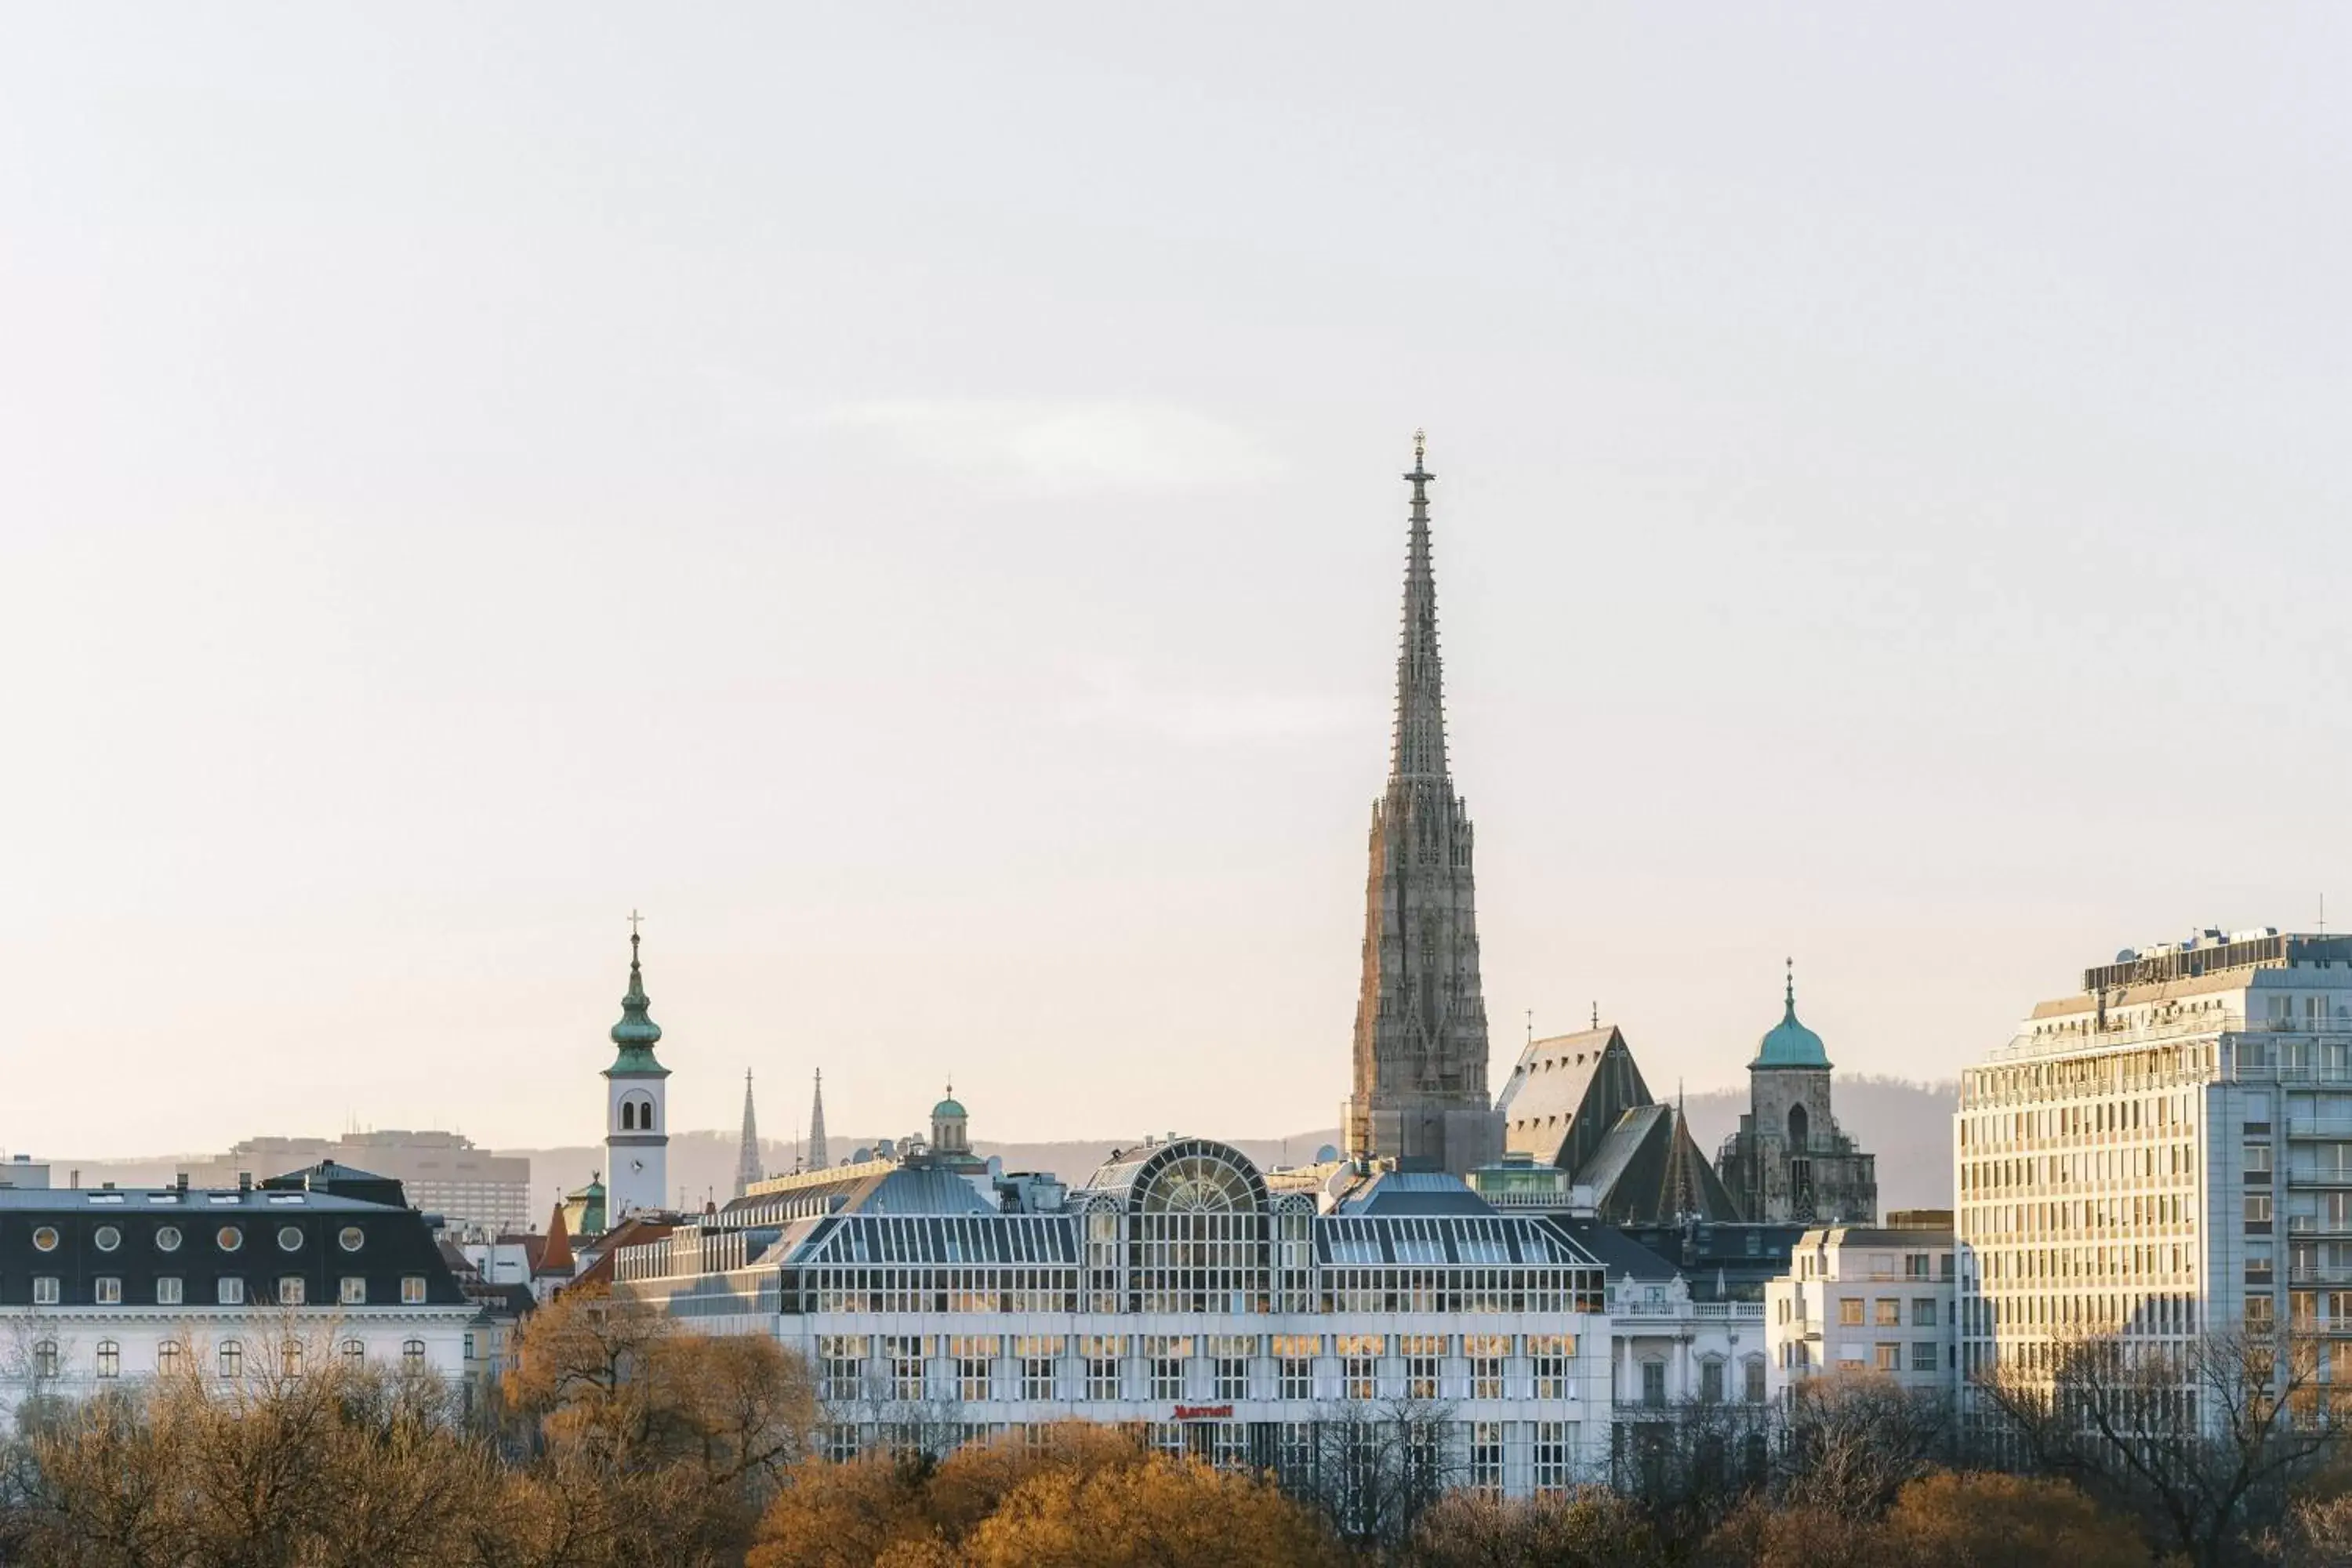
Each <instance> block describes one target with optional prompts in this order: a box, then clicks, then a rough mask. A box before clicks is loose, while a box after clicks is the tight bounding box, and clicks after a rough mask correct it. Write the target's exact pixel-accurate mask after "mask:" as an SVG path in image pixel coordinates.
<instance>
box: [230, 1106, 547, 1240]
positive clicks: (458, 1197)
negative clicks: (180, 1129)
mask: <svg viewBox="0 0 2352 1568" xmlns="http://www.w3.org/2000/svg"><path fill="white" fill-rule="evenodd" d="M320 1164H330V1165H347V1166H350V1167H352V1169H354V1170H361V1171H370V1172H373V1173H376V1174H378V1175H381V1176H383V1177H386V1178H388V1179H390V1180H392V1181H395V1182H398V1183H399V1184H400V1186H401V1190H402V1191H403V1192H404V1193H405V1194H407V1197H408V1201H409V1202H410V1203H411V1204H413V1205H415V1206H416V1207H418V1208H420V1209H422V1210H424V1211H425V1213H426V1214H435V1215H440V1216H441V1218H442V1221H443V1223H444V1225H445V1226H446V1227H447V1228H448V1229H449V1230H450V1231H452V1232H453V1233H454V1232H462V1231H471V1230H478V1231H482V1232H485V1233H488V1234H490V1235H496V1234H498V1233H499V1232H500V1231H503V1230H520V1229H521V1228H522V1227H523V1226H527V1225H529V1224H530V1219H531V1215H530V1160H529V1159H528V1158H526V1157H525V1156H523V1155H520V1154H494V1153H491V1152H489V1151H488V1150H487V1149H478V1148H476V1147H475V1146H474V1143H473V1141H472V1140H471V1139H469V1138H467V1137H465V1136H464V1135H463V1134H461V1133H457V1132H442V1131H430V1130H418V1131H409V1130H407V1129H404V1128H380V1129H378V1130H376V1131H371V1132H347V1133H345V1134H344V1135H343V1136H342V1137H341V1138H248V1139H247V1140H245V1141H244V1142H241V1143H238V1144H236V1146H235V1147H233V1148H231V1149H230V1150H229V1152H227V1153H226V1154H225V1155H223V1156H221V1157H220V1158H219V1159H216V1160H207V1161H204V1162H201V1163H195V1164H192V1165H190V1166H189V1167H188V1172H187V1175H188V1183H189V1184H190V1185H191V1186H196V1187H234V1186H236V1184H237V1181H238V1178H239V1177H240V1176H242V1177H245V1178H247V1179H250V1178H251V1177H253V1176H255V1175H257V1174H263V1173H268V1172H271V1171H292V1170H298V1169H299V1168H301V1167H303V1166H306V1165H320Z"/></svg>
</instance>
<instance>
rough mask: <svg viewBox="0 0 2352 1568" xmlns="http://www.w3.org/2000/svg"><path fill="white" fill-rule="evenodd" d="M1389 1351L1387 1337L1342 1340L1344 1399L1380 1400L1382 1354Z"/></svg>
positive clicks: (1357, 1336)
mask: <svg viewBox="0 0 2352 1568" xmlns="http://www.w3.org/2000/svg"><path fill="white" fill-rule="evenodd" d="M1387 1348H1388V1346H1387V1336H1386V1335H1384V1334H1341V1335H1340V1336H1339V1393H1340V1395H1341V1396H1342V1397H1343V1398H1347V1399H1377V1398H1378V1397H1380V1373H1381V1351H1383V1350H1385V1349H1387Z"/></svg>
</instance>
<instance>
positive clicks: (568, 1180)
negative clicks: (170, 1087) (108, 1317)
mask: <svg viewBox="0 0 2352 1568" xmlns="http://www.w3.org/2000/svg"><path fill="white" fill-rule="evenodd" d="M1957 1093H1958V1086H1957V1085H1954V1084H1950V1083H1937V1084H1922V1083H1912V1082H1909V1081H1907V1080H1906V1079H1892V1078H1866V1077H1864V1078H1842V1079H1838V1081H1837V1110H1838V1121H1840V1123H1842V1124H1843V1126H1844V1128H1845V1130H1846V1131H1848V1132H1850V1133H1852V1134H1853V1136H1854V1137H1855V1138H1857V1139H1859V1140H1860V1141H1861V1142H1862V1146H1863V1147H1864V1148H1865V1149H1867V1150H1869V1151H1871V1152H1873V1153H1874V1154H1876V1155H1877V1156H1878V1192H1879V1206H1880V1207H1881V1209H1882V1210H1883V1209H1890V1208H1948V1207H1949V1206H1950V1205H1951V1201H1952V1158H1951V1154H1952V1106H1953V1101H1954V1098H1955V1096H1956V1095H1957ZM1685 1108H1686V1109H1687V1110H1688V1112H1689V1114H1690V1120H1691V1135H1692V1136H1693V1137H1695V1138H1696V1139H1697V1140H1698V1144H1699V1147H1700V1148H1702V1149H1704V1150H1706V1152H1707V1155H1708V1157H1709V1158H1712V1157H1713V1156H1714V1154H1715V1151H1716V1147H1717V1144H1719V1143H1720V1142H1722V1141H1723V1140H1724V1139H1725V1138H1726V1137H1727V1136H1729V1135H1730V1134H1731V1132H1732V1131H1734V1130H1735V1129H1737V1128H1738V1125H1739V1116H1740V1113H1741V1112H1742V1111H1744V1110H1747V1109H1748V1097H1747V1093H1746V1091H1745V1089H1739V1090H1732V1089H1717V1090H1711V1091H1709V1092H1707V1093H1704V1094H1694V1095H1691V1096H1690V1097H1689V1098H1688V1099H1687V1100H1686V1101H1685ZM877 1136H881V1135H880V1134H872V1133H856V1134H846V1133H845V1134H840V1135H837V1136H835V1137H834V1138H833V1139H832V1140H831V1151H832V1153H833V1156H834V1158H835V1160H839V1159H840V1158H842V1157H843V1156H844V1155H846V1154H847V1153H849V1152H851V1151H852V1150H854V1149H856V1148H857V1147H858V1146H859V1145H861V1144H868V1143H871V1142H874V1140H875V1138H876V1137H877ZM893 1136H895V1134H894V1135H893ZM1136 1142H1139V1139H1137V1138H1126V1139H1111V1138H1082V1139H1070V1140H1067V1141H1064V1142H1051V1143H992V1142H987V1141H986V1140H976V1141H975V1142H974V1144H973V1147H974V1148H976V1149H977V1150H978V1151H979V1152H981V1153H982V1154H983V1155H985V1154H995V1155H999V1156H1001V1157H1002V1158H1003V1161H1004V1164H1005V1168H1006V1169H1008V1170H1014V1171H1052V1172H1054V1173H1056V1174H1058V1175H1060V1176H1061V1177H1062V1178H1063V1179H1064V1180H1066V1181H1070V1182H1080V1181H1084V1180H1085V1179H1086V1177H1087V1173H1088V1172H1090V1171H1092V1170H1093V1169H1094V1168H1095V1167H1096V1166H1097V1165H1099V1164H1101V1163H1102V1162H1103V1161H1104V1159H1105V1158H1107V1157H1108V1155H1109V1153H1110V1152H1111V1151H1112V1150H1113V1149H1115V1148H1127V1147H1131V1146H1133V1144H1134V1143H1136ZM1336 1142H1339V1129H1338V1128H1336V1127H1325V1128H1318V1129H1315V1130H1312V1131H1305V1132H1294V1133H1292V1134H1291V1135H1290V1136H1289V1137H1288V1138H1286V1139H1273V1138H1268V1139H1255V1138H1242V1139H1236V1140H1234V1143H1235V1144H1236V1146H1237V1147H1239V1148H1240V1149H1241V1150H1242V1152H1244V1153H1245V1154H1247V1155H1249V1157H1250V1158H1251V1159H1253V1160H1255V1161H1257V1162H1258V1163H1260V1164H1261V1165H1276V1164H1301V1163H1306V1162H1307V1161H1308V1160H1311V1159H1313V1158H1314V1156H1315V1151H1316V1150H1317V1149H1318V1147H1319V1146H1320V1145H1322V1144H1325V1143H1336ZM735 1147H736V1135H735V1134H734V1133H732V1132H718V1131H709V1132H682V1133H679V1134H678V1135H677V1136H676V1137H674V1138H672V1139H671V1140H670V1146H669V1176H670V1185H671V1186H672V1187H673V1188H674V1189H677V1190H679V1191H681V1192H683V1193H684V1194H685V1195H686V1196H687V1198H688V1201H689V1202H691V1203H696V1204H699V1203H700V1202H701V1201H702V1199H703V1198H704V1196H705V1195H706V1194H715V1195H716V1196H717V1197H718V1198H719V1199H720V1201H722V1202H723V1201H724V1200H725V1199H726V1197H727V1195H728V1194H730V1193H732V1192H733V1191H734V1190H735ZM499 1152H500V1153H505V1154H523V1155H528V1156H529V1157H530V1175H531V1206H532V1208H533V1209H534V1210H538V1209H541V1208H546V1207H551V1206H552V1205H553V1203H554V1200H555V1194H556V1193H557V1192H558V1191H559V1190H560V1189H568V1188H572V1187H576V1186H578V1185H580V1184H582V1183H583V1182H585V1181H586V1180H587V1179H588V1177H589V1174H590V1173H592V1172H594V1171H599V1170H602V1169H603V1168H604V1148H603V1147H602V1146H601V1145H592V1144H585V1143H581V1144H569V1145H566V1146H564V1147H562V1148H555V1149H503V1150H500V1151H499ZM762 1152H763V1155H764V1159H765V1162H766V1166H767V1169H768V1170H769V1171H770V1172H780V1171H784V1170H789V1169H790V1168H791V1166H792V1159H793V1148H792V1145H791V1144H790V1143H788V1142H778V1141H775V1140H768V1141H765V1142H763V1144H762ZM188 1163H190V1162H189V1161H188V1160H187V1159H185V1158H180V1159H177V1160H174V1159H173V1158H171V1157H169V1156H164V1157H159V1158H154V1159H141V1160H109V1161H79V1162H76V1161H68V1160H60V1161H58V1163H56V1165H55V1167H54V1174H55V1179H56V1180H57V1181H58V1182H60V1183H63V1182H65V1181H66V1180H68V1176H69V1174H70V1173H71V1172H72V1171H73V1170H74V1169H76V1168H77V1167H78V1168H79V1170H80V1173H81V1180H82V1184H83V1185H85V1186H96V1185H98V1184H100V1183H101V1182H116V1183H119V1184H123V1185H125V1186H130V1185H142V1184H153V1183H161V1182H167V1181H169V1180H171V1178H172V1173H173V1171H174V1170H178V1169H184V1168H185V1167H186V1166H187V1164H188ZM255 1174H256V1175H272V1174H275V1173H274V1172H268V1171H257V1172H256V1173H255Z"/></svg>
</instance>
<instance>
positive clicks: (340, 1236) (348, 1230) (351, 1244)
mask: <svg viewBox="0 0 2352 1568" xmlns="http://www.w3.org/2000/svg"><path fill="white" fill-rule="evenodd" d="M335 1245H336V1246H337V1247H341V1248H342V1249H343V1250H344V1251H345V1252H357V1251H358V1250H359V1249H360V1248H361V1247H365V1246H366V1245H367V1232H365V1231H363V1230H362V1229H361V1228H360V1227H359V1226H355V1225H347V1226H343V1228H342V1229H341V1230H339V1231H337V1232H335Z"/></svg>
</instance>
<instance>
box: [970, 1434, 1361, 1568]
mask: <svg viewBox="0 0 2352 1568" xmlns="http://www.w3.org/2000/svg"><path fill="white" fill-rule="evenodd" d="M965 1560H966V1561H967V1562H968V1563H971V1564H972V1565H973V1568H1227V1565H1228V1564H1232V1563H1282V1564H1286V1568H1318V1564H1327V1563H1328V1564H1334V1565H1336V1564H1338V1563H1340V1562H1342V1561H1343V1560H1344V1559H1343V1558H1342V1555H1341V1552H1340V1549H1339V1542H1337V1540H1336V1539H1335V1538H1334V1537H1333V1536H1332V1535H1331V1533H1330V1531H1329V1530H1328V1527H1327V1526H1326V1525H1325V1524H1324V1522H1323V1521H1322V1520H1321V1519H1319V1518H1318V1516H1317V1515H1316V1514H1315V1513H1313V1512H1312V1511H1310V1510H1307V1509H1306V1508H1304V1507H1302V1506H1300V1505H1299V1504H1298V1503H1297V1502H1295V1501H1293V1500H1291V1499H1289V1498H1287V1497H1285V1496H1284V1495H1283V1494H1282V1492H1281V1491H1280V1489H1277V1488H1276V1486H1275V1485H1274V1484H1273V1483H1272V1482H1271V1481H1267V1480H1265V1479H1261V1478H1258V1477H1255V1476H1248V1475H1242V1474H1238V1473H1236V1472H1234V1471H1232V1470H1220V1469H1217V1468H1213V1467H1212V1466H1209V1465H1205V1464H1202V1463H1201V1462H1200V1461H1199V1460H1197V1459H1189V1458H1187V1459H1175V1458H1169V1457H1168V1456H1166V1455H1164V1454H1152V1455H1150V1456H1148V1457H1147V1458H1145V1459H1144V1460H1143V1461H1142V1462H1141V1463H1140V1464H1133V1465H1120V1466H1114V1467H1111V1468H1105V1469H1097V1470H1095V1471H1092V1472H1091V1473H1089V1472H1087V1471H1086V1470H1083V1469H1079V1468H1075V1467H1073V1468H1054V1469H1049V1470H1046V1471H1045V1472H1044V1473H1043V1474H1040V1475H1037V1476H1034V1477H1032V1478H1031V1479H1028V1480H1026V1481H1024V1482H1023V1483H1022V1484H1021V1485H1020V1486H1019V1487H1018V1488H1016V1489H1014V1490H1013V1493H1012V1495H1011V1496H1009V1497H1007V1498H1006V1499H1005V1500H1004V1501H1003V1505H1002V1506H1001V1507H999V1508H998V1509H997V1510H996V1511H995V1512H994V1513H992V1514H991V1515H990V1516H989V1518H988V1519H987V1520H986V1521H984V1522H983V1523H982V1525H981V1526H980V1528H979V1529H978V1530H975V1531H972V1534H971V1542H970V1543H969V1544H968V1545H967V1547H966V1549H965Z"/></svg>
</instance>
